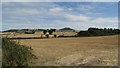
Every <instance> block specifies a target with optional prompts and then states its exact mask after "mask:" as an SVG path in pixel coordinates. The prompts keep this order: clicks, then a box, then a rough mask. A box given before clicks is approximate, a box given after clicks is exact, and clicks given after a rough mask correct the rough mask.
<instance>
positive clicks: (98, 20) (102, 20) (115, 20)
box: [92, 17, 118, 24]
mask: <svg viewBox="0 0 120 68" xmlns="http://www.w3.org/2000/svg"><path fill="white" fill-rule="evenodd" d="M92 22H93V23H98V24H104V23H108V24H117V23H118V18H117V17H107V18H96V19H94V20H93V21H92Z"/></svg>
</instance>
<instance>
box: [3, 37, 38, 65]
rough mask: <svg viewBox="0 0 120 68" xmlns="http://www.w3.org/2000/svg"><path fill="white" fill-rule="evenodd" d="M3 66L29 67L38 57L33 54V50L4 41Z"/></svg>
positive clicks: (13, 42)
mask: <svg viewBox="0 0 120 68" xmlns="http://www.w3.org/2000/svg"><path fill="white" fill-rule="evenodd" d="M2 57H3V58H2V66H3V67H5V66H29V65H31V64H33V60H34V59H36V58H37V57H36V56H35V55H34V54H33V53H32V48H31V47H28V46H25V45H20V44H19V43H16V42H15V41H11V40H8V39H6V38H3V39H2Z"/></svg>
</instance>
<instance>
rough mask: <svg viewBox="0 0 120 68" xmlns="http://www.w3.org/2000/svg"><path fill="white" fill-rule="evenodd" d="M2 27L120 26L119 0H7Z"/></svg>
mask: <svg viewBox="0 0 120 68" xmlns="http://www.w3.org/2000/svg"><path fill="white" fill-rule="evenodd" d="M2 22H3V23H2V29H3V30H8V29H23V28H35V29H36V28H57V29H59V28H63V27H71V28H73V29H77V30H85V29H87V28H89V27H99V28H104V27H106V28H117V27H118V4H117V2H4V3H2Z"/></svg>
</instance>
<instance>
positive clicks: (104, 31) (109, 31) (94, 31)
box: [77, 27, 120, 36]
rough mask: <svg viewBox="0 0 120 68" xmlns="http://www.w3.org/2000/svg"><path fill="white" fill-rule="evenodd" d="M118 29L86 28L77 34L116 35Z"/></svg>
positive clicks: (118, 31)
mask: <svg viewBox="0 0 120 68" xmlns="http://www.w3.org/2000/svg"><path fill="white" fill-rule="evenodd" d="M118 34H120V29H112V28H103V29H102V28H91V27H90V28H88V30H86V31H80V32H79V33H78V34H77V36H107V35H118Z"/></svg>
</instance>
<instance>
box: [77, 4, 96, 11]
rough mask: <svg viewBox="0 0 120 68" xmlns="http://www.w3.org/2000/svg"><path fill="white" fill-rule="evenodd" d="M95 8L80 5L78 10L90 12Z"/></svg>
mask: <svg viewBox="0 0 120 68" xmlns="http://www.w3.org/2000/svg"><path fill="white" fill-rule="evenodd" d="M94 8H95V7H94V6H90V5H82V6H81V5H80V6H78V7H77V9H78V10H82V11H88V10H93V9H94Z"/></svg>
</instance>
